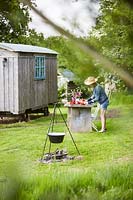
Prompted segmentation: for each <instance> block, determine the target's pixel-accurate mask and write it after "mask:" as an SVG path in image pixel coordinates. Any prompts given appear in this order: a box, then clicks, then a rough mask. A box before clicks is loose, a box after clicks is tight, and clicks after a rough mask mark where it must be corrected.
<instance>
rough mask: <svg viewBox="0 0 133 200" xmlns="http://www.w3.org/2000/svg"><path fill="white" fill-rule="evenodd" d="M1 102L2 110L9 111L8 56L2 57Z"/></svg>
mask: <svg viewBox="0 0 133 200" xmlns="http://www.w3.org/2000/svg"><path fill="white" fill-rule="evenodd" d="M3 103H4V110H3V111H9V65H8V58H4V59H3Z"/></svg>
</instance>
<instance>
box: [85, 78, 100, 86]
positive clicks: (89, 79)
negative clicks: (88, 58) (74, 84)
mask: <svg viewBox="0 0 133 200" xmlns="http://www.w3.org/2000/svg"><path fill="white" fill-rule="evenodd" d="M96 82H97V78H94V77H93V76H90V77H88V78H87V79H86V80H85V81H84V84H85V85H91V84H93V83H96Z"/></svg>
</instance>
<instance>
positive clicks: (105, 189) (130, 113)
mask: <svg viewBox="0 0 133 200" xmlns="http://www.w3.org/2000/svg"><path fill="white" fill-rule="evenodd" d="M123 98H124V97H123ZM131 98H132V97H130V98H129V99H130V101H128V102H126V101H125V100H122V101H121V103H119V105H118V103H116V102H118V101H116V102H115V101H114V102H112V103H111V105H110V107H109V111H108V112H110V111H111V110H112V109H113V110H116V111H119V115H114V116H112V117H111V118H108V119H107V127H108V130H107V132H106V134H101V133H97V132H91V133H73V137H74V140H75V142H76V145H77V147H78V149H79V151H80V154H81V156H82V159H81V160H79V159H77V160H76V159H75V160H71V161H67V162H55V163H52V164H42V163H40V162H39V159H40V158H41V156H42V152H43V147H44V142H45V138H46V134H47V130H48V127H49V123H50V116H49V117H41V118H38V119H36V120H31V121H30V122H27V123H26V122H22V123H15V124H7V125H6V124H4V125H3V124H1V125H0V186H1V190H0V192H1V195H0V199H40V200H42V199H48V200H64V199H66V200H69V199H70V200H77V199H83V200H88V199H96V200H97V199H107V200H108V199H109V200H110V199H111V200H115V199H116V200H117V199H120V200H121V199H123V200H130V199H132V195H133V191H132V188H133V187H132V134H133V130H132V123H133V120H132V119H133V104H132V101H131ZM119 102H120V101H119ZM61 110H62V112H63V114H64V117H65V118H66V117H67V108H61ZM50 112H52V109H50ZM57 114H58V113H57ZM57 122H58V123H57V127H55V128H57V129H58V130H60V131H65V132H66V136H65V138H64V141H63V143H61V144H52V151H55V150H56V148H60V149H62V148H63V149H64V148H65V149H67V151H68V153H69V155H73V156H78V153H77V151H76V149H75V146H74V144H73V142H72V139H71V137H70V134H69V133H68V131H67V129H66V126H65V124H64V123H63V121H62V119H61V118H60V117H59V116H58V118H57ZM96 124H97V126H98V127H99V128H100V121H99V120H97V121H96ZM48 144H49V143H48V142H47V147H46V152H47V151H48Z"/></svg>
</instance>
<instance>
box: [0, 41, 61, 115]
mask: <svg viewBox="0 0 133 200" xmlns="http://www.w3.org/2000/svg"><path fill="white" fill-rule="evenodd" d="M57 54H58V53H57V52H56V51H53V50H51V49H47V48H43V47H38V46H32V45H23V44H11V43H0V115H2V114H4V113H11V114H15V115H19V114H24V113H30V112H39V111H42V112H43V111H44V112H45V111H48V105H49V104H53V103H55V102H57V67H56V63H57Z"/></svg>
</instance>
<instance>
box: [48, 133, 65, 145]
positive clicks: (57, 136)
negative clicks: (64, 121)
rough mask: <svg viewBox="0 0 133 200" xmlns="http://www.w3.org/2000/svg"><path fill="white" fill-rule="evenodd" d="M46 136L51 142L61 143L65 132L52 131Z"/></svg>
mask: <svg viewBox="0 0 133 200" xmlns="http://www.w3.org/2000/svg"><path fill="white" fill-rule="evenodd" d="M48 136H49V140H50V142H51V143H61V142H63V139H64V136H65V133H57V132H52V133H48Z"/></svg>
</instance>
